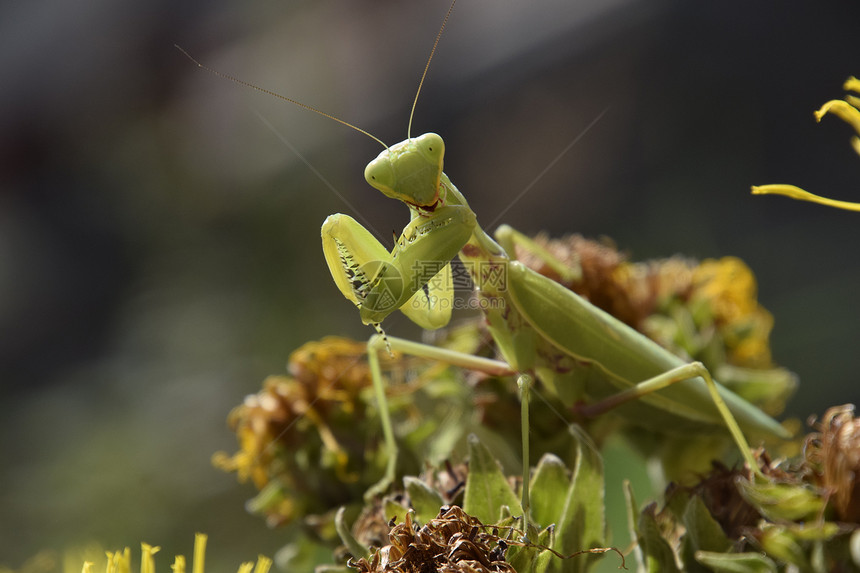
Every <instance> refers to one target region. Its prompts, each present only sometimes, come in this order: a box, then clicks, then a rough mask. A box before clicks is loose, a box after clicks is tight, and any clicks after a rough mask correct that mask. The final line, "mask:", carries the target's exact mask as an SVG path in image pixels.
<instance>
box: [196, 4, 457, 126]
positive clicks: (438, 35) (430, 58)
mask: <svg viewBox="0 0 860 573" xmlns="http://www.w3.org/2000/svg"><path fill="white" fill-rule="evenodd" d="M456 3H457V0H454V1H453V2H451V6H450V7H449V8H448V12H447V13H446V14H445V19H444V20H442V26H441V27H440V28H439V33H438V34H436V41H435V42H433V49H432V50H430V57H429V58H427V64H426V65H425V66H424V73H423V74H421V81H420V82H418V91H417V92H415V99H414V100H413V101H412V111H410V112H409V125H408V126H407V127H406V139H411V138H412V117H413V116H414V115H415V106H417V105H418V96H419V95H421V88H422V87H423V86H424V78H426V77H427V70H429V69H430V62H432V61H433V55H434V54H435V53H436V46H438V45H439V39H440V38H441V37H442V32H444V31H445V25H446V24H447V23H448V18H449V17H450V16H451V12H453V11H454V4H456ZM186 55H187V54H186ZM198 65H200V64H198ZM374 139H375V138H374Z"/></svg>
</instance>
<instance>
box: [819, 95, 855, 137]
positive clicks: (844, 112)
mask: <svg viewBox="0 0 860 573" xmlns="http://www.w3.org/2000/svg"><path fill="white" fill-rule="evenodd" d="M828 113H832V114H834V115H836V116H838V117H839V119H841V120H842V121H844V122H846V123H848V124H849V125H851V127H853V128H854V131H856V132H857V133H860V109H857V108H856V107H854V106H853V105H851V104H850V103H848V102H847V101H845V100H841V99H833V100H830V101H829V102H827V103H825V104H824V105H823V106H821V109H819V110H818V111H816V112H815V119H816V120H817V121H821V118H822V117H824V116H825V115H826V114H828Z"/></svg>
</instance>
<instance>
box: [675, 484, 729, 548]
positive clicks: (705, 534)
mask: <svg viewBox="0 0 860 573" xmlns="http://www.w3.org/2000/svg"><path fill="white" fill-rule="evenodd" d="M682 521H683V522H684V527H686V528H687V537H688V538H689V539H690V543H691V545H692V548H693V550H694V551H715V552H725V551H728V550H729V549H731V547H732V542H731V541H729V538H728V537H726V534H725V532H723V528H722V527H721V526H720V524H719V523H717V520H716V519H714V518H713V516H712V515H711V512H709V511H708V508H707V507H705V502H704V501H702V498H701V497H699V496H693V497H691V498H690V502H689V503H688V504H687V507H686V509H685V510H684V516H683V519H682Z"/></svg>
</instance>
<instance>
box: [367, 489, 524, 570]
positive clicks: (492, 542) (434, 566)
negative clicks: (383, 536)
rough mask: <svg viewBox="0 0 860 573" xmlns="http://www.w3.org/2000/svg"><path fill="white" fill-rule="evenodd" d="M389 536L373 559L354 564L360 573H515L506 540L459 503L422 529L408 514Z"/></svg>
mask: <svg viewBox="0 0 860 573" xmlns="http://www.w3.org/2000/svg"><path fill="white" fill-rule="evenodd" d="M388 539H389V541H390V543H389V545H386V546H385V547H383V548H381V549H379V550H378V551H376V552H375V553H374V554H373V556H372V557H371V559H370V560H369V561H368V560H367V559H365V558H361V559H359V560H358V561H355V562H352V563H351V566H352V567H353V568H355V569H357V570H358V571H359V572H360V573H425V572H426V573H430V572H439V573H515V571H514V568H513V567H511V565H510V564H509V563H507V562H506V561H505V560H504V550H505V547H506V545H505V541H504V540H503V539H501V538H499V537H498V536H496V535H493V534H491V533H487V532H486V531H485V526H484V525H483V524H482V523H481V522H480V520H478V518H476V517H473V516H471V515H469V514H467V513H466V512H465V511H463V510H462V509H461V508H460V507H458V506H456V505H454V506H443V507H442V509H441V510H439V515H437V516H436V517H435V518H433V519H431V520H430V521H429V522H427V524H426V525H424V526H423V527H421V528H418V527H416V526H415V525H414V524H413V523H412V517H411V514H407V515H406V519H404V521H403V523H399V524H397V525H394V527H393V528H392V529H391V531H390V532H389V534H388Z"/></svg>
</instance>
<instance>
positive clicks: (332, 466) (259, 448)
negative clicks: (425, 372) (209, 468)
mask: <svg viewBox="0 0 860 573" xmlns="http://www.w3.org/2000/svg"><path fill="white" fill-rule="evenodd" d="M366 348H367V345H366V343H363V342H358V341H354V340H349V339H346V338H340V337H334V336H330V337H326V338H324V339H322V340H319V341H313V342H309V343H307V344H305V345H303V346H302V347H300V348H299V349H298V350H296V351H295V352H293V354H292V355H291V356H290V360H289V365H288V368H289V372H290V374H291V375H290V376H270V377H268V378H267V379H266V380H265V381H264V383H263V388H262V390H261V391H260V392H258V393H256V394H251V395H249V396H247V397H246V398H245V400H244V401H243V403H242V404H240V405H239V406H237V407H236V408H234V409H233V411H232V412H230V415H229V417H228V423H229V424H230V427H231V428H232V429H233V430H234V431H235V432H236V436H237V439H238V441H239V447H240V449H239V451H238V452H236V453H235V454H232V455H230V454H227V453H225V452H219V453H216V454H215V455H214V456H213V463H214V464H215V465H216V466H217V467H220V468H222V469H224V470H226V471H235V472H236V473H237V475H238V478H239V481H240V482H244V481H247V480H248V479H250V480H252V481H253V483H254V485H255V486H256V487H257V489H258V490H260V491H261V494H260V495H258V496H257V498H255V499H254V500H252V501H251V502H250V503H249V507H250V508H252V510H253V511H254V512H257V513H262V514H264V515H265V516H266V517H267V520H268V522H269V524H270V525H277V524H279V523H283V522H285V521H290V520H292V519H294V518H296V517H302V516H304V515H306V514H307V513H308V512H320V511H327V510H329V509H331V507H334V506H336V505H337V504H340V503H345V502H346V501H348V499H349V497H348V496H349V495H350V488H351V489H356V491H360V490H361V489H362V488H363V487H366V485H362V484H360V483H358V482H359V476H360V474H361V471H362V463H364V459H365V457H366V456H367V453H366V448H367V444H366V443H365V441H364V438H363V434H362V433H361V432H358V431H357V428H359V427H360V426H361V425H362V424H364V423H365V422H366V421H367V412H366V403H365V401H364V400H362V396H361V394H362V392H364V391H365V389H367V388H368V387H370V385H371V375H370V368H369V366H368V364H367V358H366ZM396 359H397V357H396V356H395V357H391V356H383V357H381V359H380V360H381V362H382V366H383V368H386V369H389V368H390V367H391V365H392V364H394V363H395V360H396Z"/></svg>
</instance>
